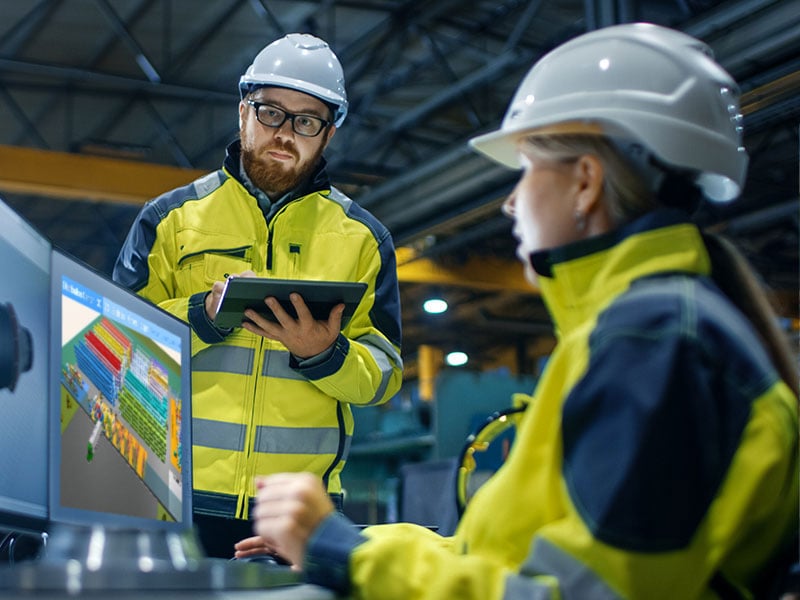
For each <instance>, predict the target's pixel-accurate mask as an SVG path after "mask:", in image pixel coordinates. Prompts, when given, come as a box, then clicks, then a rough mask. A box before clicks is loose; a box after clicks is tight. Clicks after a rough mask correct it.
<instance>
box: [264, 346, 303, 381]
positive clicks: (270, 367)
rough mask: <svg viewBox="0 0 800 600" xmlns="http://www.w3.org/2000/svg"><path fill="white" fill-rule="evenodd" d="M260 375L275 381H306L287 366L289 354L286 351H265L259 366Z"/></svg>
mask: <svg viewBox="0 0 800 600" xmlns="http://www.w3.org/2000/svg"><path fill="white" fill-rule="evenodd" d="M261 374H262V375H264V376H265V377H275V378H277V379H294V380H296V381H308V379H306V378H305V377H303V376H302V375H301V374H300V373H298V372H297V371H295V370H294V369H292V368H291V367H290V366H289V353H288V352H287V351H286V350H267V351H266V352H265V353H264V362H263V363H262V365H261Z"/></svg>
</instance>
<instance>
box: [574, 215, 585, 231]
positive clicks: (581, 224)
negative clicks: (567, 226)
mask: <svg viewBox="0 0 800 600" xmlns="http://www.w3.org/2000/svg"><path fill="white" fill-rule="evenodd" d="M575 228H576V229H577V230H578V233H583V232H584V230H585V229H586V215H585V214H583V213H582V212H581V211H579V210H576V211H575Z"/></svg>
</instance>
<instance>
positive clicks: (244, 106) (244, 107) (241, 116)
mask: <svg viewBox="0 0 800 600" xmlns="http://www.w3.org/2000/svg"><path fill="white" fill-rule="evenodd" d="M246 110H247V104H245V102H244V100H240V101H239V131H241V130H242V123H244V111H246Z"/></svg>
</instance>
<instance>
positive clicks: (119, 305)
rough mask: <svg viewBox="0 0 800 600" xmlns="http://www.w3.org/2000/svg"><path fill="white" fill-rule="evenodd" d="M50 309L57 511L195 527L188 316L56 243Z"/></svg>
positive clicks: (92, 521)
mask: <svg viewBox="0 0 800 600" xmlns="http://www.w3.org/2000/svg"><path fill="white" fill-rule="evenodd" d="M51 309H52V313H51V321H52V334H51V336H50V337H51V343H50V348H51V354H50V360H51V364H52V365H53V368H52V369H51V377H50V385H51V389H50V398H51V410H50V434H51V440H52V443H51V445H50V479H49V484H50V490H49V510H50V521H51V522H52V523H53V524H54V525H58V524H67V525H87V526H88V525H91V526H97V525H103V526H105V527H107V528H110V529H144V530H150V531H167V532H168V531H187V530H191V528H192V516H191V496H192V494H191V492H192V473H191V447H192V446H191V434H190V432H191V425H190V424H191V414H190V413H191V408H190V407H191V401H190V393H191V392H190V390H191V383H190V382H191V372H190V356H191V350H190V347H191V338H190V330H189V326H188V324H186V323H185V322H183V321H181V320H179V319H177V318H176V317H174V316H172V315H170V314H169V313H167V312H165V311H163V310H161V309H160V308H158V307H157V306H155V305H154V304H151V303H150V302H148V301H147V300H145V299H143V298H141V297H139V296H137V295H136V294H134V293H133V292H131V291H129V290H127V289H125V288H122V287H120V286H118V285H117V284H115V283H114V282H113V281H111V280H110V279H109V278H107V277H105V276H104V275H102V274H100V273H98V272H96V271H94V270H93V269H91V268H90V267H88V266H86V265H85V264H83V263H81V262H80V261H78V260H76V259H75V258H73V257H70V256H69V255H67V254H65V253H62V252H60V251H58V250H54V251H53V252H52V260H51Z"/></svg>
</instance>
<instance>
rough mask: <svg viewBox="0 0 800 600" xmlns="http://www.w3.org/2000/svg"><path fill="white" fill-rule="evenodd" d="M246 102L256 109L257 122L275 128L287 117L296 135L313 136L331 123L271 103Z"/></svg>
mask: <svg viewBox="0 0 800 600" xmlns="http://www.w3.org/2000/svg"><path fill="white" fill-rule="evenodd" d="M247 103H248V104H249V105H250V106H252V107H253V108H254V109H255V110H256V119H258V122H259V123H261V124H262V125H266V126H267V127H274V128H276V129H277V128H278V127H280V126H281V125H283V124H284V123H285V122H286V119H289V120H290V121H291V122H292V130H293V131H294V132H295V133H296V134H297V135H302V136H305V137H314V136H317V135H319V132H320V131H322V130H323V129H325V127H327V126H328V125H330V124H331V122H330V121H326V120H325V119H321V118H320V117H314V116H311V115H296V114H293V113H290V112H286V111H285V110H283V109H282V108H278V107H277V106H273V105H272V104H265V103H263V102H256V101H255V100H248V101H247Z"/></svg>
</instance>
